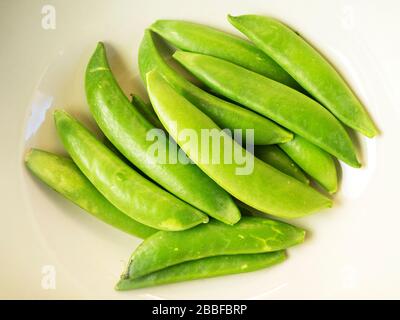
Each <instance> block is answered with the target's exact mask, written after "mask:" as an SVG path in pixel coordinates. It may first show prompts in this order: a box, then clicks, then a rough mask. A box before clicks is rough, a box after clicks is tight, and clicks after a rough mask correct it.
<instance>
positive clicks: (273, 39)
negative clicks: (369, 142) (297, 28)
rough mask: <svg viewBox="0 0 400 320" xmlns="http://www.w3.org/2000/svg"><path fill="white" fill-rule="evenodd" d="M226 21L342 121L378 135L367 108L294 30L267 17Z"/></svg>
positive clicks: (246, 17) (371, 134)
mask: <svg viewBox="0 0 400 320" xmlns="http://www.w3.org/2000/svg"><path fill="white" fill-rule="evenodd" d="M228 20H229V22H230V23H231V24H232V25H233V26H234V27H236V28H237V29H238V30H239V31H241V32H243V33H244V34H245V35H246V36H247V37H248V38H249V39H250V40H251V41H253V42H254V43H255V44H256V46H257V47H258V48H260V49H261V50H262V51H264V52H265V53H266V54H267V55H268V56H270V57H271V58H272V59H273V60H275V62H277V63H278V64H279V65H280V66H281V67H282V68H283V69H285V70H286V71H287V72H288V73H289V74H290V75H291V76H292V77H293V78H294V79H295V80H296V81H297V82H298V83H300V84H301V85H302V86H303V88H305V89H306V90H307V91H308V92H309V93H311V94H312V95H313V96H314V97H315V98H316V99H317V100H318V101H320V102H321V103H322V104H323V105H324V106H325V107H326V108H327V109H329V110H330V111H331V112H332V113H333V114H334V115H335V116H336V117H337V118H338V119H340V120H341V121H342V122H343V123H345V124H346V125H347V126H349V127H350V128H353V129H355V130H357V131H359V132H361V133H362V134H364V135H366V136H367V137H374V136H375V135H376V134H378V130H377V128H376V126H375V125H374V123H373V121H372V120H371V118H370V117H369V115H368V113H367V111H366V110H365V108H364V107H363V105H362V104H361V102H360V101H359V100H358V99H357V97H356V96H355V94H354V93H353V92H352V90H351V89H350V88H349V86H348V85H347V84H346V82H345V81H344V79H343V78H342V77H341V76H340V74H339V73H338V72H337V71H336V70H335V69H334V68H333V67H332V65H331V64H330V63H329V62H328V61H327V60H326V59H325V58H324V57H323V56H322V55H321V54H320V53H318V51H317V50H315V49H314V48H313V47H312V46H311V45H310V44H308V43H307V42H306V41H305V40H304V39H303V38H302V37H300V36H299V35H298V34H297V33H295V32H294V31H293V30H291V29H290V28H288V27H287V26H285V25H284V24H283V23H281V22H279V21H278V20H276V19H273V18H270V17H263V16H258V15H243V16H238V17H233V16H228Z"/></svg>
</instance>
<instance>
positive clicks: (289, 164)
mask: <svg viewBox="0 0 400 320" xmlns="http://www.w3.org/2000/svg"><path fill="white" fill-rule="evenodd" d="M254 154H255V156H256V157H257V158H258V159H260V160H262V161H264V162H266V163H268V164H269V165H271V166H273V167H274V168H276V169H278V170H280V171H282V172H283V173H285V174H287V175H289V176H292V177H293V178H296V179H297V180H299V181H301V182H303V183H306V184H309V183H310V180H308V178H307V177H306V175H305V174H304V173H303V172H302V170H301V169H300V168H299V166H298V165H297V164H296V163H295V162H294V161H293V160H292V159H291V158H289V157H288V156H287V155H286V153H285V152H283V151H282V150H281V149H280V148H279V147H278V146H275V145H270V146H256V147H255V148H254Z"/></svg>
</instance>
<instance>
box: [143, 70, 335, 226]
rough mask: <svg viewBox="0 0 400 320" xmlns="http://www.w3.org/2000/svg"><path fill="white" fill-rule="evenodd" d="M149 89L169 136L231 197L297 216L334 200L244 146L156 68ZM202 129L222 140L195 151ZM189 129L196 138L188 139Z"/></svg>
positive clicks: (315, 209)
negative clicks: (215, 144) (192, 102)
mask: <svg viewBox="0 0 400 320" xmlns="http://www.w3.org/2000/svg"><path fill="white" fill-rule="evenodd" d="M147 89H148V92H149V96H150V100H151V102H152V105H153V108H154V110H155V111H156V113H157V116H158V118H159V119H160V121H161V123H162V124H163V126H164V127H165V129H166V130H167V131H168V133H169V134H170V135H171V136H172V138H173V139H174V140H175V141H176V142H177V143H178V145H180V147H181V148H182V150H183V151H184V152H185V153H186V154H187V155H188V156H189V158H191V159H192V161H194V162H195V163H196V164H197V165H198V166H199V167H200V169H202V170H203V171H204V172H205V173H206V174H207V175H208V176H209V177H211V178H212V179H213V180H214V181H215V182H217V183H218V184H219V185H220V186H221V187H222V188H224V189H225V190H226V191H228V192H229V193H230V194H231V195H232V196H234V197H235V198H237V199H239V200H241V201H243V202H245V203H246V204H248V205H250V206H252V207H254V208H256V209H258V210H261V211H263V212H266V213H269V214H271V215H275V216H278V217H283V218H297V217H301V216H304V215H307V214H310V213H313V212H315V211H318V210H320V209H323V208H326V207H330V206H331V205H332V201H331V200H330V199H328V198H327V197H325V196H323V195H322V194H320V193H318V192H317V191H316V190H314V189H313V188H311V187H309V186H308V185H306V184H304V183H301V182H300V181H298V180H296V179H295V178H292V177H290V176H288V175H286V174H284V173H282V172H280V171H279V170H277V169H275V168H273V167H272V166H270V165H268V164H266V163H265V162H263V161H261V160H259V159H258V158H256V157H254V155H253V154H251V153H250V152H248V151H247V150H244V149H243V148H242V147H241V146H240V145H239V144H238V143H237V142H235V141H234V140H232V139H231V136H229V135H228V134H227V133H226V132H225V131H223V130H221V129H220V128H219V127H218V126H217V125H216V124H215V122H213V121H212V120H211V119H210V118H209V117H208V116H207V115H205V114H204V113H202V112H201V111H200V110H199V109H197V108H196V107H195V106H194V105H193V104H191V103H190V102H189V101H188V100H186V99H185V98H184V97H182V96H181V95H180V94H178V93H177V92H176V91H175V90H174V89H173V88H172V87H171V86H170V85H169V84H168V83H167V82H166V80H165V79H164V78H163V77H162V75H161V74H160V73H158V72H157V70H153V71H151V72H149V73H148V74H147ZM205 131H207V132H209V133H210V134H214V136H215V133H217V134H218V136H219V137H220V138H221V139H223V140H224V141H225V142H226V143H220V146H219V148H218V149H217V148H214V146H213V144H212V143H210V144H209V148H206V149H201V150H199V146H201V145H203V141H201V139H202V138H201V137H202V135H203V134H204V132H205ZM187 134H188V135H189V134H190V136H194V137H197V139H198V140H200V141H197V144H196V143H195V142H196V141H192V143H190V142H191V141H187V140H188V139H187ZM193 142H194V143H193ZM215 149H217V150H215ZM229 155H231V156H229ZM228 156H229V158H228V161H225V159H226V158H227V157H228ZM216 159H220V161H215V160H216ZM221 159H222V160H221ZM238 159H239V160H238ZM239 161H240V162H241V163H240V164H239V163H238V162H239Z"/></svg>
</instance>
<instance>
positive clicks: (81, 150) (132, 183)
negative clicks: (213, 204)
mask: <svg viewBox="0 0 400 320" xmlns="http://www.w3.org/2000/svg"><path fill="white" fill-rule="evenodd" d="M54 119H55V122H56V127H57V132H58V134H59V136H60V138H61V141H62V142H63V144H64V147H65V149H66V150H67V151H68V153H69V154H70V156H71V158H72V159H73V160H74V162H75V164H76V165H77V166H78V167H79V169H80V170H81V171H82V172H83V174H84V175H85V176H86V177H87V178H88V179H89V180H90V182H91V183H92V184H93V185H94V186H95V187H96V189H97V190H99V191H100V192H101V194H102V195H103V196H104V197H105V198H106V199H107V200H108V201H110V202H111V203H112V204H113V205H114V206H116V207H117V208H118V209H119V210H121V211H122V212H124V213H125V214H126V215H128V216H129V217H131V218H132V219H135V220H136V221H138V222H140V223H143V224H145V225H147V226H150V227H152V228H155V229H159V230H169V231H179V230H185V229H189V228H192V227H194V226H196V225H198V224H201V223H206V222H208V217H207V215H205V214H203V213H202V212H201V211H199V210H197V209H196V208H194V207H192V206H190V205H189V204H187V203H186V202H183V201H181V200H179V199H178V198H176V197H175V196H173V195H172V194H170V193H168V192H167V191H165V190H164V189H161V188H160V187H158V186H157V185H155V184H154V183H152V182H150V181H149V180H147V179H145V178H144V177H142V176H141V175H140V174H138V173H137V172H136V171H134V170H133V169H132V168H131V167H129V166H128V165H127V164H126V163H125V162H124V161H123V160H121V159H120V158H119V157H118V156H117V155H115V154H114V153H113V152H111V151H110V150H109V149H108V148H107V147H106V146H104V144H102V143H101V142H100V141H99V140H97V138H96V137H95V136H94V135H93V134H92V133H91V132H89V131H88V130H87V129H86V128H85V127H84V126H83V125H82V124H80V123H79V122H78V121H77V120H75V119H74V118H72V117H71V116H70V115H69V114H67V113H66V112H65V111H61V110H58V111H55V112H54Z"/></svg>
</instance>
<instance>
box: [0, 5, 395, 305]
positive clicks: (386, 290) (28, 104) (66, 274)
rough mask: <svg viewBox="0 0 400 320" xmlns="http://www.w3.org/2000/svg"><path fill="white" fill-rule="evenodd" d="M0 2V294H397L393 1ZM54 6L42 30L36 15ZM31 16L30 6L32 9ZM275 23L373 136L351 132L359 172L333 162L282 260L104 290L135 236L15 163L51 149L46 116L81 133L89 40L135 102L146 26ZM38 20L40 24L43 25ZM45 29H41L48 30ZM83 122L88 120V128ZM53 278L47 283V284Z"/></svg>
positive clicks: (53, 140) (52, 135) (53, 139)
mask: <svg viewBox="0 0 400 320" xmlns="http://www.w3.org/2000/svg"><path fill="white" fill-rule="evenodd" d="M48 3H49V5H51V6H52V7H44V8H43V1H39V0H37V1H36V0H35V1H33V0H32V1H25V2H16V1H7V2H3V3H2V4H1V10H0V21H1V25H2V27H1V28H0V39H1V44H2V49H1V56H0V61H1V62H0V63H1V72H0V87H1V88H2V108H1V117H0V130H1V131H0V132H1V140H2V156H1V160H0V161H1V190H0V192H1V193H0V194H1V196H2V201H1V206H2V210H1V212H2V221H1V223H0V235H1V241H0V259H1V260H0V264H1V272H0V283H1V286H0V298H49V299H55V298H99V299H100V298H101V299H102V298H112V299H113V298H118V299H158V298H162V299H164V298H169V299H190V298H207V299H280V298H289V299H291V298H322V299H325V298H400V287H399V286H400V276H399V270H400V250H399V249H398V245H399V244H400V232H399V225H400V210H399V206H398V202H397V200H398V199H397V197H400V188H399V181H400V169H399V168H400V167H399V163H400V151H399V149H398V146H399V138H400V125H399V120H400V107H399V101H400V90H399V88H398V87H399V86H398V82H399V81H398V75H399V74H400V63H399V58H398V57H399V56H400V44H399V42H398V41H397V39H398V30H399V28H400V22H399V19H398V17H397V12H399V9H400V4H398V3H396V2H386V3H385V4H384V3H382V2H381V1H368V2H367V1H363V2H361V1H346V2H338V1H330V2H327V1H319V0H313V1H295V0H293V1H289V0H269V1H263V0H259V1H255V0H253V1H240V0H219V1H212V0H203V1H188V0H185V1H178V0H170V1H157V0H147V1H138V0H136V1H99V0H96V1H95V0H90V1H88V0H87V1H79V2H78V1H48ZM52 8H54V9H55V26H54V27H55V29H51V27H52V26H53V25H52V24H51V22H52V21H50V20H46V15H48V14H49V13H51V10H53V9H52ZM42 10H43V11H42ZM228 13H231V14H244V13H257V14H265V15H271V16H274V17H277V18H279V19H281V20H283V21H284V22H286V23H288V24H289V25H290V26H292V27H293V28H295V29H296V30H298V31H299V32H300V33H301V34H302V35H303V36H304V37H305V38H306V39H308V40H309V41H310V42H311V43H313V44H314V45H315V46H316V47H317V48H318V49H319V50H320V51H321V52H322V53H323V54H325V55H326V56H327V57H328V58H329V60H330V61H331V62H332V63H333V64H334V65H335V66H336V67H337V68H338V69H339V70H340V72H341V73H342V74H343V75H344V77H345V78H346V80H347V81H348V82H349V84H350V85H351V87H352V88H353V89H354V90H355V91H356V93H357V94H358V96H359V97H360V98H361V99H362V101H363V102H364V103H365V106H366V107H367V108H368V110H369V112H370V113H371V114H372V116H373V118H374V120H375V121H376V123H377V124H378V126H379V128H380V129H381V131H382V134H381V135H380V136H379V137H377V138H375V139H372V140H371V139H366V138H363V137H358V140H359V142H360V149H361V150H362V154H363V163H364V164H365V165H364V168H363V169H360V170H357V169H351V168H349V167H347V166H346V165H343V177H342V185H341V188H340V191H339V193H338V195H337V196H336V198H335V206H334V208H333V209H331V210H328V211H325V212H323V213H321V214H315V215H313V216H310V217H307V218H304V219H300V220H298V221H295V222H294V223H295V224H297V225H299V226H302V227H304V228H306V229H307V230H309V237H308V238H307V241H306V242H305V243H304V244H303V245H300V246H298V247H296V248H293V249H290V250H289V259H288V260H287V261H286V262H284V263H283V264H281V265H278V266H276V267H272V268H270V269H266V270H261V271H257V272H253V273H249V274H241V275H234V276H226V277H221V278H215V279H208V280H198V281H192V282H185V283H180V284H173V285H167V286H160V287H154V288H146V289H140V290H135V291H130V292H123V293H121V292H115V291H114V289H113V287H114V285H115V283H116V281H117V280H118V278H119V275H120V273H121V272H122V270H123V268H124V266H125V263H126V262H127V260H128V258H129V256H130V254H131V252H132V251H133V250H134V249H135V247H136V246H137V245H138V244H139V243H140V241H139V239H136V238H133V237H131V236H128V235H125V234H123V233H121V232H119V231H118V230H115V229H112V228H111V227H109V226H107V225H105V224H103V223H101V222H99V221H97V220H95V219H94V218H92V217H91V216H89V215H87V214H85V213H84V212H83V211H82V210H80V209H78V208H77V207H76V206H74V205H73V204H71V203H69V202H68V201H66V200H65V199H63V198H62V197H61V196H59V195H58V194H56V193H55V192H53V191H52V190H50V189H49V188H47V187H46V186H44V185H43V184H41V183H39V182H38V181H37V180H36V179H34V178H33V177H32V176H31V175H30V174H29V173H28V172H27V170H26V168H25V167H24V165H23V157H24V154H25V152H26V150H27V149H28V148H29V147H31V146H35V147H40V148H44V149H47V150H50V151H55V152H63V150H62V147H61V145H60V143H59V141H58V138H57V135H56V132H55V129H54V125H53V121H52V110H53V109H54V108H65V109H67V110H69V111H71V112H72V113H73V114H75V115H76V116H78V117H79V118H80V119H83V120H84V121H85V122H86V123H88V124H89V125H93V120H91V118H90V116H89V113H88V108H87V104H86V100H85V97H84V89H83V73H84V69H85V65H86V63H87V61H88V58H89V56H90V54H91V53H92V51H93V50H94V48H95V46H96V42H97V41H99V40H102V41H105V43H106V45H107V50H108V52H109V57H110V62H111V66H112V68H113V71H114V73H115V75H116V77H117V79H118V80H119V81H120V83H121V84H122V86H123V89H124V90H125V92H126V93H130V92H137V93H139V94H141V95H142V96H143V95H144V94H145V91H144V88H143V85H142V83H141V81H140V79H139V77H138V68H137V49H138V46H139V42H140V40H141V37H142V35H143V31H144V29H145V28H146V27H147V26H148V25H149V24H150V23H152V22H153V21H154V20H156V19H160V18H171V19H186V20H191V21H196V22H201V23H206V24H209V25H212V26H215V27H219V28H221V29H224V30H227V31H229V32H233V33H237V32H236V31H235V30H234V29H233V27H231V26H230V25H229V23H228V22H227V21H226V15H227V14H228ZM43 18H44V20H43ZM49 27H50V29H48V28H49ZM92 127H94V126H92ZM53 280H54V281H53Z"/></svg>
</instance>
